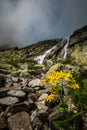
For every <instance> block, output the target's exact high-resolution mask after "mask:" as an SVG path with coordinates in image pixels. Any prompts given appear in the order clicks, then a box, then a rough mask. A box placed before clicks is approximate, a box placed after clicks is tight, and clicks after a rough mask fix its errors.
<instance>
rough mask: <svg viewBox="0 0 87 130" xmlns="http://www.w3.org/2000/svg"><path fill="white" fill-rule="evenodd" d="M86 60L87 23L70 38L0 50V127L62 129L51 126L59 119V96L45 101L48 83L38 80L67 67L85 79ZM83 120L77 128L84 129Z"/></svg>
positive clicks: (86, 125)
mask: <svg viewBox="0 0 87 130" xmlns="http://www.w3.org/2000/svg"><path fill="white" fill-rule="evenodd" d="M86 59H87V26H85V27H83V28H81V29H79V30H77V31H75V32H74V33H73V34H72V35H71V36H70V37H69V38H65V39H55V40H48V41H43V42H39V43H37V44H33V45H31V46H28V47H26V48H23V49H18V48H12V49H8V50H2V51H0V130H64V129H61V128H56V127H55V126H54V125H53V121H54V120H57V119H59V118H60V115H58V113H57V111H56V107H57V105H58V104H59V98H58V97H57V96H56V98H55V100H54V102H50V103H47V102H46V101H45V99H46V97H47V96H48V94H49V91H48V89H49V86H48V85H46V86H43V85H42V82H41V79H42V78H43V75H45V74H46V73H48V72H51V71H53V70H59V71H60V70H66V71H70V72H71V73H75V72H81V73H82V76H83V78H84V79H85V80H86V81H87V60H86ZM86 85H87V84H86ZM85 105H86V106H87V104H85ZM86 119H87V117H86ZM86 119H83V118H81V120H80V123H81V124H82V125H81V126H79V127H78V129H77V130H86V129H87V121H86Z"/></svg>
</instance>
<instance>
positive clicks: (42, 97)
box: [38, 93, 48, 101]
mask: <svg viewBox="0 0 87 130" xmlns="http://www.w3.org/2000/svg"><path fill="white" fill-rule="evenodd" d="M47 96H48V94H47V93H43V94H42V95H41V96H40V97H39V99H38V101H42V100H45V99H46V98H47Z"/></svg>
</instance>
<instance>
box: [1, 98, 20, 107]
mask: <svg viewBox="0 0 87 130" xmlns="http://www.w3.org/2000/svg"><path fill="white" fill-rule="evenodd" d="M17 102H19V99H18V98H16V97H5V98H2V99H0V104H1V105H3V106H9V105H12V104H15V103H17Z"/></svg>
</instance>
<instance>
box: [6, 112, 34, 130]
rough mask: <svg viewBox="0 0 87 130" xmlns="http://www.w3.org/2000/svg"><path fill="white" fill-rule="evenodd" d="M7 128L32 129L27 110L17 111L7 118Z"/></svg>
mask: <svg viewBox="0 0 87 130" xmlns="http://www.w3.org/2000/svg"><path fill="white" fill-rule="evenodd" d="M8 127H9V130H32V127H31V122H30V116H29V114H28V113H27V112H19V113H17V114H15V115H13V116H11V117H9V118H8Z"/></svg>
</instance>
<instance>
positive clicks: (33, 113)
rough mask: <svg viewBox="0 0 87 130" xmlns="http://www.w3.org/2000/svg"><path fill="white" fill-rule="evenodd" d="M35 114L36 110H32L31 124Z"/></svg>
mask: <svg viewBox="0 0 87 130" xmlns="http://www.w3.org/2000/svg"><path fill="white" fill-rule="evenodd" d="M36 114H37V110H34V111H33V112H32V114H31V116H30V119H31V122H32V121H33V119H34V118H35V117H36Z"/></svg>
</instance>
